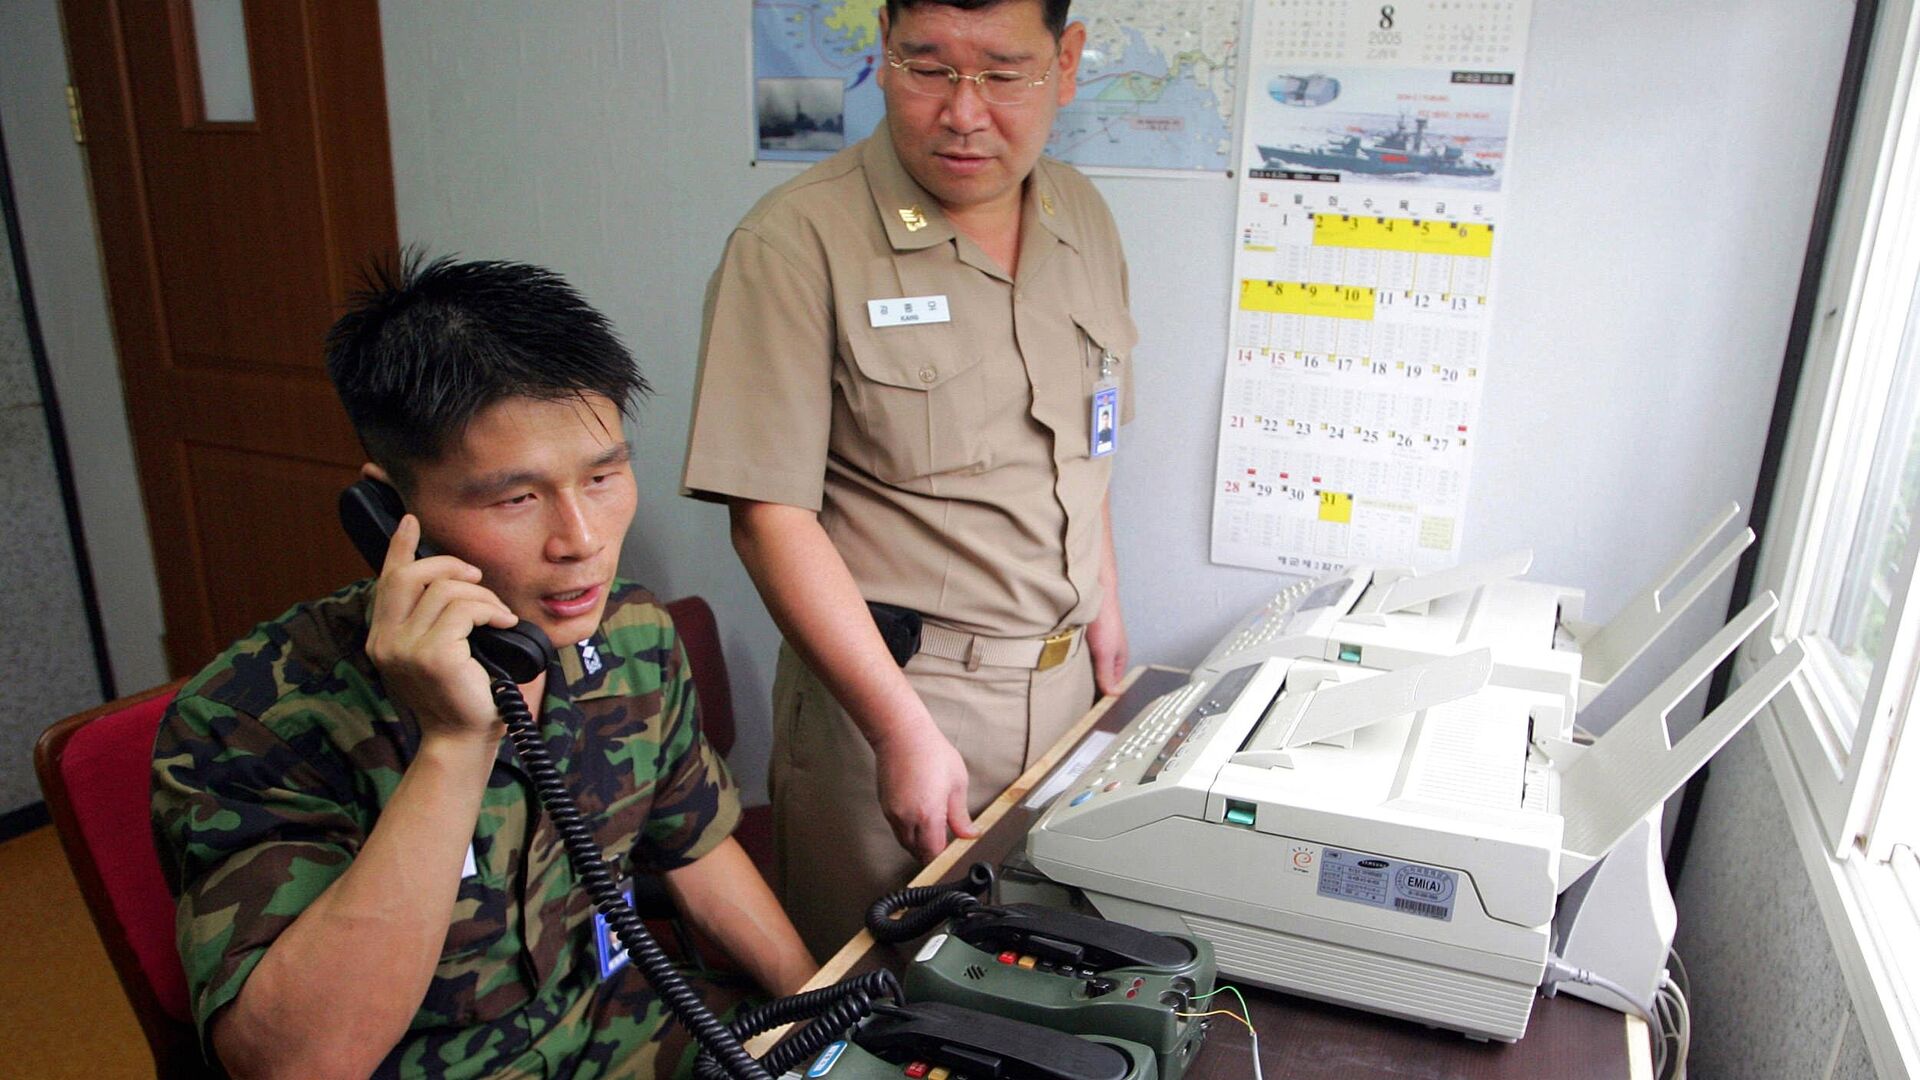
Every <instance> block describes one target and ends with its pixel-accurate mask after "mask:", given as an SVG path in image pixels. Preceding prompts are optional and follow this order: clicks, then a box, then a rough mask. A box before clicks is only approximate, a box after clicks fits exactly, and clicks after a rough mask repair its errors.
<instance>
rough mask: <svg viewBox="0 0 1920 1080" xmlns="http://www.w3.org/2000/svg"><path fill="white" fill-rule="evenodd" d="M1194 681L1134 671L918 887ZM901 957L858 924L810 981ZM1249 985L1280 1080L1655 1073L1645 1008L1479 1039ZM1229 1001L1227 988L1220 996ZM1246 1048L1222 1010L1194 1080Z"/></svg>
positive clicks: (997, 836) (979, 852)
mask: <svg viewBox="0 0 1920 1080" xmlns="http://www.w3.org/2000/svg"><path fill="white" fill-rule="evenodd" d="M1185 682H1186V673H1185V672H1180V671H1174V670H1171V669H1168V668H1137V669H1135V670H1134V671H1133V672H1132V673H1130V674H1129V675H1128V677H1127V682H1126V684H1125V685H1124V687H1123V688H1122V690H1121V693H1120V694H1119V695H1117V696H1115V697H1111V698H1107V699H1104V700H1102V701H1101V702H1099V703H1098V704H1096V705H1095V706H1094V707H1093V709H1092V710H1090V711H1089V712H1088V714H1087V715H1086V717H1084V718H1083V719H1082V720H1081V721H1080V723H1078V724H1076V725H1075V726H1074V728H1073V730H1071V731H1069V732H1068V733H1067V734H1066V735H1065V736H1064V737H1063V738H1062V739H1061V740H1060V742H1059V743H1058V744H1056V745H1055V746H1054V747H1053V749H1052V750H1051V751H1049V752H1048V753H1047V755H1046V756H1044V757H1042V758H1041V759H1040V760H1039V761H1038V762H1036V763H1035V764H1034V766H1033V768H1031V769H1029V770H1027V773H1026V775H1024V776H1022V777H1020V779H1019V780H1016V781H1015V782H1014V784H1013V786H1012V787H1010V788H1008V789H1007V790H1006V792H1005V793H1003V794H1002V795H1001V796H1000V798H999V799H997V800H995V802H994V804H993V805H992V806H991V807H989V808H988V809H987V812H986V813H984V814H982V815H981V816H980V818H979V822H980V824H981V826H982V828H983V829H984V830H985V831H984V832H983V833H982V834H981V836H980V837H979V839H977V840H973V841H970V842H965V843H959V844H954V845H953V846H951V847H949V848H948V849H947V850H946V851H945V852H944V853H942V854H941V856H940V857H939V858H938V859H936V860H934V862H933V864H932V865H930V866H928V867H927V868H926V869H925V870H923V871H921V873H920V875H919V876H918V877H916V878H914V879H913V884H915V885H926V884H932V883H935V882H939V881H945V880H949V879H951V878H953V877H956V876H958V874H959V871H960V868H961V867H964V866H966V865H969V864H971V863H973V862H974V861H976V860H979V859H987V860H990V861H992V862H995V863H997V862H999V861H1000V860H1001V859H1002V858H1004V857H1005V856H1006V854H1007V853H1008V852H1010V851H1012V850H1013V849H1014V847H1016V846H1017V845H1018V844H1019V843H1020V840H1021V838H1023V837H1024V836H1025V835H1026V833H1027V830H1028V828H1029V827H1031V826H1032V824H1033V822H1034V821H1035V820H1037V819H1038V818H1039V816H1040V815H1039V812H1038V811H1035V810H1028V809H1026V808H1024V807H1023V806H1021V805H1020V804H1021V802H1022V801H1023V800H1025V799H1026V797H1027V794H1028V793H1029V792H1031V791H1032V790H1033V788H1034V787H1035V786H1037V785H1038V784H1039V783H1040V782H1041V781H1042V780H1044V779H1045V778H1046V776H1047V774H1048V773H1049V772H1051V771H1052V770H1053V767H1054V766H1055V765H1056V764H1058V763H1059V762H1060V761H1061V760H1062V759H1063V758H1064V757H1065V756H1066V754H1067V753H1068V751H1070V750H1071V749H1072V748H1073V747H1074V746H1076V745H1078V744H1079V742H1080V740H1081V739H1082V738H1084V737H1085V736H1086V735H1087V733H1088V732H1090V731H1118V730H1120V729H1121V728H1123V727H1125V726H1126V725H1127V722H1128V721H1130V720H1132V719H1133V717H1134V716H1136V715H1137V714H1138V713H1139V712H1140V710H1141V709H1143V708H1145V707H1146V706H1147V705H1148V704H1149V703H1150V702H1152V701H1153V700H1154V699H1155V698H1157V697H1159V696H1160V695H1162V694H1165V693H1167V692H1168V691H1171V690H1177V689H1179V688H1180V687H1181V686H1182V685H1184V684H1185ZM904 959H905V954H904V953H902V952H901V951H900V950H899V949H894V948H889V947H887V946H883V945H879V944H876V943H875V942H874V940H873V938H872V937H871V936H869V935H868V934H867V933H866V932H865V931H861V932H860V933H859V934H858V935H856V936H855V937H854V938H853V940H851V941H849V942H847V944H846V946H845V947H844V948H842V949H841V950H840V952H839V953H837V954H836V955H835V956H834V957H833V959H831V960H829V961H828V962H827V964H826V966H825V967H823V968H821V969H820V972H819V974H818V975H816V976H814V979H813V981H811V982H809V983H808V984H807V988H808V989H813V988H814V987H817V986H826V985H828V984H830V983H833V982H836V981H838V980H840V979H842V978H844V977H846V976H847V975H849V974H855V973H858V972H863V971H870V970H872V969H874V968H878V967H889V968H893V969H895V970H898V969H899V968H900V967H901V966H902V964H903V962H904ZM1241 990H1242V991H1244V992H1245V993H1246V995H1247V1002H1248V1005H1249V1007H1250V1008H1251V1010H1252V1013H1253V1017H1252V1019H1253V1024H1254V1026H1255V1027H1256V1028H1258V1029H1259V1031H1260V1034H1261V1040H1260V1065H1261V1068H1262V1070H1263V1071H1264V1072H1265V1074H1266V1075H1267V1076H1268V1077H1270V1078H1273V1080H1280V1078H1282V1077H1285V1078H1296V1080H1312V1078H1320V1077H1325V1078H1328V1080H1333V1078H1349V1077H1355V1076H1392V1077H1420V1078H1432V1080H1439V1078H1444V1077H1473V1078H1476V1080H1477V1078H1495V1077H1529V1078H1531V1077H1542V1076H1552V1077H1556V1078H1561V1080H1581V1078H1588V1077H1591V1078H1595V1080H1599V1078H1605V1080H1623V1078H1631V1080H1638V1078H1640V1077H1650V1076H1651V1075H1652V1068H1651V1065H1650V1064H1649V1063H1650V1061H1651V1053H1650V1048H1649V1044H1648V1038H1647V1028H1646V1025H1645V1024H1643V1023H1642V1022H1641V1021H1640V1020H1639V1019H1638V1018H1637V1017H1622V1016H1621V1014H1619V1013H1616V1012H1614V1011H1612V1010H1611V1009H1605V1008H1602V1007H1600V1006H1598V1005H1595V1004H1593V1003H1591V1002H1587V1001H1582V1000H1580V999H1579V998H1574V997H1565V996H1563V997H1555V998H1545V997H1536V998H1535V1000H1534V1004H1533V1017H1532V1019H1531V1020H1530V1021H1529V1023H1528V1025H1527V1034H1526V1036H1525V1037H1524V1038H1522V1039H1521V1040H1520V1041H1519V1042H1517V1043H1497V1042H1496V1043H1478V1042H1474V1041H1473V1040H1471V1039H1468V1038H1466V1037H1465V1036H1463V1035H1460V1034H1458V1033H1456V1032H1450V1031H1434V1030H1429V1029H1427V1028H1425V1027H1422V1026H1421V1025H1419V1024H1415V1023H1411V1022H1408V1021H1405V1020H1396V1019H1393V1018H1390V1017H1384V1016H1376V1015H1373V1014H1371V1013H1367V1012H1362V1011H1359V1010H1357V1009H1349V1008H1345V1007H1342V1006H1339V1005H1328V1004H1324V1003H1321V1002H1317V1001H1309V1000H1306V999H1304V998H1298V997H1294V996H1292V995H1290V994H1283V993H1279V992H1277V991H1271V990H1264V989H1261V988H1258V987H1247V986H1242V987H1241ZM1229 1000H1230V999H1229V998H1228V997H1221V998H1216V999H1214V1003H1215V1004H1216V1005H1217V1004H1221V1003H1224V1002H1227V1001H1229ZM762 1039H763V1040H764V1039H766V1037H765V1036H763V1037H762ZM760 1043H761V1040H756V1044H757V1048H756V1050H755V1052H756V1053H760V1052H764V1045H759V1044H760ZM1249 1047H1250V1042H1249V1040H1248V1037H1247V1030H1246V1028H1244V1027H1242V1026H1240V1025H1239V1024H1236V1023H1234V1022H1233V1021H1231V1020H1227V1019H1226V1018H1225V1017H1219V1018H1216V1019H1215V1021H1214V1024H1213V1027H1212V1028H1211V1029H1210V1030H1209V1031H1208V1033H1207V1041H1206V1045H1205V1046H1204V1047H1202V1048H1201V1051H1200V1055H1199V1056H1198V1057H1197V1058H1196V1059H1195V1060H1194V1063H1193V1064H1192V1066H1190V1067H1189V1068H1188V1070H1187V1077H1188V1080H1229V1078H1234V1080H1238V1078H1242V1077H1247V1076H1251V1075H1252V1068H1251V1062H1250V1061H1249V1060H1248V1058H1249V1057H1250V1050H1249Z"/></svg>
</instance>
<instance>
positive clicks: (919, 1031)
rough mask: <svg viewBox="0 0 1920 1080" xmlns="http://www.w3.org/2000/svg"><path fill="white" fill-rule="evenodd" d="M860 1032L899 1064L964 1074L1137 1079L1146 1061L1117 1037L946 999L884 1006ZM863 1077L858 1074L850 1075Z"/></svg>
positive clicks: (860, 1039)
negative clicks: (1091, 1035)
mask: <svg viewBox="0 0 1920 1080" xmlns="http://www.w3.org/2000/svg"><path fill="white" fill-rule="evenodd" d="M852 1038H853V1042H854V1043H855V1044H856V1045H858V1046H859V1047H860V1048H861V1049H863V1050H865V1051H866V1052H868V1053H869V1054H872V1055H874V1056H875V1057H877V1058H879V1059H880V1060H882V1061H885V1062H887V1063H889V1064H891V1065H894V1066H901V1065H911V1064H912V1063H915V1062H921V1063H925V1064H927V1065H933V1066H938V1067H942V1068H945V1069H947V1070H948V1071H949V1072H951V1073H958V1074H961V1075H964V1076H994V1077H1007V1078H1009V1080H1012V1078H1018V1080H1129V1078H1131V1077H1137V1076H1139V1075H1140V1074H1141V1071H1142V1069H1141V1065H1140V1064H1139V1063H1136V1062H1135V1061H1134V1060H1133V1059H1132V1057H1131V1056H1130V1055H1129V1054H1127V1053H1126V1052H1125V1051H1123V1050H1121V1049H1120V1048H1118V1047H1117V1046H1115V1045H1112V1044H1111V1043H1100V1042H1093V1041H1090V1040H1087V1039H1082V1038H1079V1037H1076V1036H1073V1035H1068V1034H1065V1033H1063V1032H1058V1031H1054V1030H1052V1029H1050V1028H1044V1027H1040V1026H1039V1025H1037V1024H1028V1023H1022V1022H1021V1021H1018V1020H1009V1019H1007V1018H1005V1017H1001V1016H995V1015H993V1014H992V1013H983V1012H975V1011H974V1010H972V1009H963V1008H959V1007H957V1006H953V1005H946V1004H941V1003H939V1002H919V1003H916V1004H913V1005H906V1006H888V1005H882V1006H880V1007H879V1008H877V1009H875V1011H874V1016H873V1018H872V1019H870V1020H868V1021H867V1022H866V1023H865V1024H863V1025H861V1026H860V1028H859V1029H858V1030H857V1031H855V1032H854V1033H853V1036H852ZM1144 1060H1146V1061H1148V1062H1151V1060H1152V1059H1151V1058H1145V1059H1144ZM889 1071H891V1070H889ZM809 1075H811V1074H809ZM860 1075H861V1074H860V1073H857V1072H856V1073H852V1074H850V1080H858V1078H859V1076H860ZM907 1075H908V1076H913V1075H916V1074H915V1073H912V1072H909V1073H907Z"/></svg>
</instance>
